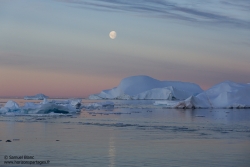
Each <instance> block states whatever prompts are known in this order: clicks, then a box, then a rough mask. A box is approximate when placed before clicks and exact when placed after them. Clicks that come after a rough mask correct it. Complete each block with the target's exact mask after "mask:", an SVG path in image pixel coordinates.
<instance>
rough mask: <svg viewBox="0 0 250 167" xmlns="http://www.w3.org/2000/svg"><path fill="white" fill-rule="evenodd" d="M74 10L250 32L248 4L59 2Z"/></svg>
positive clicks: (220, 0)
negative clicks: (173, 20) (112, 13)
mask: <svg viewBox="0 0 250 167" xmlns="http://www.w3.org/2000/svg"><path fill="white" fill-rule="evenodd" d="M57 1H60V2H65V3H70V4H74V6H75V7H82V8H90V9H94V10H105V11H112V12H133V13H137V14H142V15H146V16H153V17H158V18H164V19H177V20H183V21H189V22H196V23H207V24H218V25H231V26H237V27H239V26H240V27H242V28H250V10H249V9H250V3H249V1H248V0H237V1H235V0H209V1H208V0H203V1H200V0H179V1H176V0H95V1H93V0H57Z"/></svg>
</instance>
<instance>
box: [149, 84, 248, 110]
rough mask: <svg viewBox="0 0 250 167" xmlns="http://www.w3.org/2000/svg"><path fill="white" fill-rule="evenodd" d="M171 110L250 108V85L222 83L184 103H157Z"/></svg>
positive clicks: (183, 101)
mask: <svg viewBox="0 0 250 167" xmlns="http://www.w3.org/2000/svg"><path fill="white" fill-rule="evenodd" d="M154 104H155V105H163V106H165V107H169V108H250V85H249V84H241V83H234V82H231V81H226V82H222V83H220V84H217V85H215V86H213V87H211V88H210V89H208V90H206V91H204V92H202V93H200V94H198V95H196V96H190V97H189V98H187V99H186V100H182V101H168V100H166V101H156V102H155V103H154Z"/></svg>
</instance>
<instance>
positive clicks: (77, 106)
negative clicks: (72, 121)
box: [0, 99, 82, 114]
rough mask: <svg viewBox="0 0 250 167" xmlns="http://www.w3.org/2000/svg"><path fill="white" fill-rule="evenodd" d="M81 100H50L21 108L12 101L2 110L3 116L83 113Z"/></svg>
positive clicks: (26, 104) (0, 109)
mask: <svg viewBox="0 0 250 167" xmlns="http://www.w3.org/2000/svg"><path fill="white" fill-rule="evenodd" d="M81 101H82V100H81V99H69V100H62V101H59V100H56V101H55V100H50V101H48V100H47V99H44V100H43V102H41V103H32V102H27V103H25V104H24V106H21V107H20V106H19V105H18V104H17V103H16V102H14V101H12V100H10V101H8V102H7V103H6V104H5V106H4V107H2V108H0V113H1V114H9V113H15V114H51V113H61V114H70V113H77V112H80V111H81Z"/></svg>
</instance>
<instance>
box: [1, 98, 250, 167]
mask: <svg viewBox="0 0 250 167" xmlns="http://www.w3.org/2000/svg"><path fill="white" fill-rule="evenodd" d="M7 100H8V99H0V105H1V106H3V105H4V104H5V102H6V101H7ZM13 100H14V101H16V102H18V103H19V104H20V105H23V104H24V102H27V101H25V100H22V99H13ZM34 102H38V101H34ZM83 102H84V103H90V102H95V100H83ZM113 102H114V103H115V108H114V109H113V110H93V111H87V110H83V111H82V112H81V113H80V114H76V115H73V116H60V117H59V116H58V117H52V116H50V117H48V116H40V117H37V116H36V117H33V116H16V117H7V116H3V115H0V140H1V141H0V166H1V167H2V166H3V167H12V166H33V165H35V164H31V165H30V164H28V163H36V164H39V163H41V164H42V166H52V167H61V166H81V167H82V166H84V167H85V166H87V167H88V166H91V167H95V166H96V167H99V166H108V167H115V166H116V167H123V166H128V167H130V166H135V167H137V166H138V167H140V166H153V167H155V166H159V167H160V166H168V167H169V166H170V167H183V166H187V167H196V166H199V167H200V166H202V167H214V166H220V167H249V166H250V110H249V109H240V110H234V109H233V110H231V109H230V110H227V109H213V110H204V109H203V110H198V109H196V110H175V109H164V108H162V107H160V106H154V105H152V103H153V101H150V100H145V101H144V100H140V101H126V100H125V101H120V100H117V101H113ZM6 140H11V141H12V142H6ZM7 163H8V164H7ZM21 163H23V164H21Z"/></svg>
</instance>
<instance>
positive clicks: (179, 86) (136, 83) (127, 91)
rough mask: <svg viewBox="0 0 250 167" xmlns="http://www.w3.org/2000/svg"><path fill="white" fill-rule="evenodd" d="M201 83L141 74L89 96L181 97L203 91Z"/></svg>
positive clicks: (100, 97) (101, 97) (126, 97)
mask: <svg viewBox="0 0 250 167" xmlns="http://www.w3.org/2000/svg"><path fill="white" fill-rule="evenodd" d="M202 91H203V90H202V89H201V88H200V86H199V85H197V84H194V83H188V82H179V81H159V80H156V79H154V78H151V77H149V76H144V75H139V76H131V77H127V78H124V79H123V80H122V81H121V82H120V84H119V85H118V86H117V87H115V88H113V89H109V90H103V91H102V92H101V93H99V94H93V95H90V96H89V99H123V100H125V99H126V100H128V99H132V100H143V99H168V100H172V99H179V100H183V99H186V98H187V97H189V96H191V95H196V94H198V93H201V92H202Z"/></svg>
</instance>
